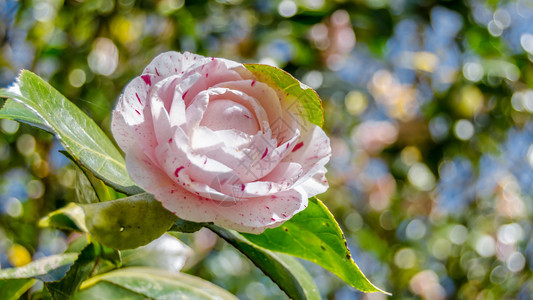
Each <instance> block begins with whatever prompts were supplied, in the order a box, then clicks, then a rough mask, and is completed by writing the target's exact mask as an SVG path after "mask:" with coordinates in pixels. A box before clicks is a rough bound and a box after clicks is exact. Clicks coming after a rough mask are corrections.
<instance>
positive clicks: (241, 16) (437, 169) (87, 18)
mask: <svg viewBox="0 0 533 300" xmlns="http://www.w3.org/2000/svg"><path fill="white" fill-rule="evenodd" d="M168 50H176V51H191V52H195V53H199V54H202V55H206V56H217V57H225V58H229V59H233V60H236V61H240V62H252V63H257V62H259V63H265V64H272V65H276V66H279V67H281V68H284V69H285V70H287V71H288V72H290V73H291V74H293V75H294V76H296V77H297V78H298V79H300V80H301V81H303V82H304V83H306V84H308V85H309V86H311V87H313V88H314V89H316V90H317V91H318V93H319V95H320V96H321V98H322V101H323V106H324V109H325V126H324V127H325V130H326V132H327V133H328V134H329V136H330V137H331V144H332V149H333V157H332V159H331V162H330V163H329V165H328V169H329V172H328V174H327V175H328V176H327V177H328V179H329V182H330V185H331V188H330V189H329V191H328V192H327V193H325V194H323V195H321V196H320V198H321V199H322V200H323V201H324V202H325V203H326V204H327V206H328V207H329V208H330V209H331V210H332V212H333V213H334V215H335V216H336V218H337V220H338V221H339V223H340V224H341V226H342V228H343V230H344V232H345V234H346V238H347V240H348V245H349V247H350V249H351V251H352V254H353V257H354V259H355V261H356V263H357V264H358V265H359V267H360V268H361V269H362V270H363V272H364V273H365V274H366V275H367V276H368V277H369V278H370V280H371V281H372V282H374V283H375V284H376V285H378V286H379V287H381V288H383V289H385V290H387V291H389V292H392V293H393V294H394V296H393V298H395V299H421V298H423V299H455V298H463V299H504V298H505V299H511V298H513V299H531V295H532V294H533V276H532V267H533V238H532V237H531V236H532V231H533V227H532V225H533V219H532V218H531V215H532V210H533V203H532V196H533V118H531V113H532V112H533V64H532V62H533V1H531V0H520V1H496V0H464V1H437V0H418V1H414V0H335V1H333V0H332V1H327V0H283V1H261V0H255V1H244V0H199V1H183V0H161V1H135V0H117V1H107V0H94V1H90V0H85V1H84V0H42V1H41V0H34V1H13V0H0V86H1V87H5V86H7V85H9V84H11V83H12V82H13V80H14V78H15V77H16V75H17V74H18V72H19V70H20V69H29V70H32V71H34V72H35V73H37V74H38V75H40V76H42V77H43V78H45V79H46V80H48V81H49V82H50V83H51V84H52V85H53V86H54V87H55V88H57V89H58V90H59V91H60V92H61V93H63V94H64V95H65V96H67V97H68V98H69V99H70V100H72V101H73V102H74V103H76V104H77V105H78V106H79V107H80V108H81V109H82V110H83V111H85V112H86V113H87V114H89V115H90V116H91V117H92V118H94V120H95V121H96V122H97V123H98V124H99V125H101V126H102V127H103V128H104V130H106V131H107V132H109V123H110V112H111V110H112V109H113V106H114V104H115V101H116V99H117V97H118V95H119V94H120V92H121V90H122V88H123V87H124V86H125V84H126V83H127V82H128V81H129V80H130V79H132V78H133V77H134V76H136V75H138V74H140V72H141V71H142V70H143V68H144V67H145V65H146V64H147V63H148V62H149V61H150V60H151V59H152V58H153V57H155V56H156V55H157V54H159V53H161V52H163V51H168ZM0 101H3V100H0ZM0 104H1V102H0ZM60 149H61V146H60V145H59V143H58V142H57V141H56V140H55V139H54V138H53V137H52V136H51V135H49V134H47V133H45V132H43V131H39V130H37V129H33V128H30V127H29V126H27V125H19V124H18V123H17V122H13V121H9V120H1V121H0V174H1V175H0V265H1V267H2V268H7V267H11V266H19V265H23V264H25V263H27V262H29V261H30V260H32V259H37V258H39V257H43V256H46V255H51V254H55V253H60V252H62V251H64V250H65V248H66V246H67V244H68V241H69V233H68V232H62V231H56V230H50V229H45V230H43V229H40V228H38V227H37V226H36V223H37V221H38V220H39V218H41V217H42V216H44V215H45V214H46V213H48V212H50V211H52V210H54V209H56V208H59V207H62V206H64V205H66V203H68V202H70V201H75V191H74V190H73V187H74V181H75V174H76V170H75V168H74V167H73V166H72V165H71V164H70V163H69V162H68V160H67V159H66V158H65V157H63V156H62V155H61V154H60V153H59V152H58V150H60ZM183 239H184V240H186V241H187V242H188V244H189V246H190V247H191V248H192V249H193V250H194V251H195V252H196V253H197V254H196V257H195V258H194V259H192V261H193V262H192V263H189V265H188V267H187V269H186V271H187V272H189V273H191V274H195V275H198V276H201V277H203V278H206V279H208V280H211V281H213V282H214V283H216V284H218V285H220V286H222V287H224V288H226V289H228V290H229V291H231V292H232V293H234V294H236V295H237V296H238V297H240V298H242V299H279V298H281V297H283V293H282V292H281V291H280V290H279V289H278V288H277V286H276V285H275V284H274V283H272V282H271V281H270V279H268V278H267V277H265V276H263V275H262V273H261V272H260V271H259V270H257V269H256V268H255V267H254V266H253V265H252V264H251V263H249V262H248V261H247V260H246V259H245V258H244V257H243V256H242V255H240V254H239V253H237V252H236V251H234V250H233V249H232V248H231V247H230V246H228V245H226V244H225V243H224V242H222V241H220V240H217V239H216V238H215V237H214V236H213V234H210V232H206V231H200V232H198V233H196V234H194V235H192V234H189V235H184V237H183ZM305 265H306V267H307V268H308V269H309V270H310V272H311V273H312V275H313V276H314V278H315V281H316V283H317V285H318V287H319V289H320V291H321V293H322V294H323V296H324V297H325V298H328V299H386V298H387V297H386V296H384V295H380V294H366V295H365V294H363V293H360V292H358V291H356V290H355V289H353V288H351V287H349V286H348V285H347V284H345V283H344V282H342V281H341V280H339V279H337V278H336V277H334V276H333V275H331V274H330V273H328V272H327V271H324V270H323V269H321V268H320V267H318V266H315V265H313V264H312V263H305ZM250 272H251V273H252V274H253V275H252V276H250V275H249V273H250Z"/></svg>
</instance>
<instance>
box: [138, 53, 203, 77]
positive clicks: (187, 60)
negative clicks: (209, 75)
mask: <svg viewBox="0 0 533 300" xmlns="http://www.w3.org/2000/svg"><path fill="white" fill-rule="evenodd" d="M208 61H210V59H208V58H206V57H203V56H201V55H196V54H192V53H189V52H185V53H183V54H182V53H179V52H176V51H169V52H164V53H161V54H159V55H158V56H156V57H155V58H154V59H153V60H152V61H151V62H150V64H148V66H146V68H145V69H144V71H143V74H153V75H156V76H157V77H161V78H165V77H168V76H172V75H176V74H182V73H181V72H187V70H189V69H190V67H191V66H193V65H195V64H198V63H200V64H205V63H207V62H208Z"/></svg>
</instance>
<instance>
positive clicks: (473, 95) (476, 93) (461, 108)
mask: <svg viewBox="0 0 533 300" xmlns="http://www.w3.org/2000/svg"><path fill="white" fill-rule="evenodd" d="M457 100H458V102H459V103H457V105H456V106H455V109H456V110H457V112H458V113H459V114H461V115H462V116H464V117H473V116H474V115H476V114H477V113H478V112H479V111H480V110H481V109H482V108H483V102H484V100H483V93H482V92H481V90H480V89H479V88H478V87H476V86H475V85H467V86H464V87H462V88H461V90H460V91H459V97H458V99H457Z"/></svg>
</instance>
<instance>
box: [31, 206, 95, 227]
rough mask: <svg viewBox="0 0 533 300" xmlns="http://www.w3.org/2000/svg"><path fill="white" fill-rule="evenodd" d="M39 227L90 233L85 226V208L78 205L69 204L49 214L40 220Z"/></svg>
mask: <svg viewBox="0 0 533 300" xmlns="http://www.w3.org/2000/svg"><path fill="white" fill-rule="evenodd" d="M39 226H40V227H52V228H59V229H67V230H74V231H84V232H87V231H88V230H87V227H86V226H85V213H84V211H83V208H82V207H81V206H79V205H77V204H76V203H69V204H67V206H65V207H63V208H60V209H58V210H56V211H53V212H51V213H49V214H48V215H47V216H46V217H44V218H42V219H41V220H39Z"/></svg>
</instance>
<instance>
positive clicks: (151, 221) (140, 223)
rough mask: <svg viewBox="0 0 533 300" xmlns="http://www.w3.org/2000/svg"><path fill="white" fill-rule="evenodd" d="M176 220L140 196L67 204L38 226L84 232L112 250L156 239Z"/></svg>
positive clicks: (147, 198) (145, 197)
mask: <svg viewBox="0 0 533 300" xmlns="http://www.w3.org/2000/svg"><path fill="white" fill-rule="evenodd" d="M176 219H177V218H176V216H175V215H174V214H173V213H171V212H169V211H168V210H166V209H165V208H164V207H163V206H162V205H161V203H160V202H159V201H157V200H155V199H154V197H153V196H152V195H150V194H146V193H143V194H139V195H135V196H130V197H126V198H121V199H116V200H112V201H106V202H100V203H91V204H77V203H69V204H68V205H67V206H65V207H64V208H61V209H59V210H56V211H54V212H52V213H50V214H49V215H48V216H46V217H45V218H43V219H41V221H40V222H39V225H40V226H47V227H55V228H61V229H70V230H76V231H84V232H88V233H89V234H90V235H91V237H92V238H93V239H94V240H96V241H97V242H99V243H101V244H103V245H106V246H108V247H111V248H113V249H131V248H136V247H139V246H143V245H146V244H148V243H149V242H151V241H153V240H154V239H156V238H158V237H160V236H161V235H162V234H163V233H165V232H166V231H167V230H168V229H169V228H170V227H171V226H172V224H173V223H174V222H175V221H176Z"/></svg>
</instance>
